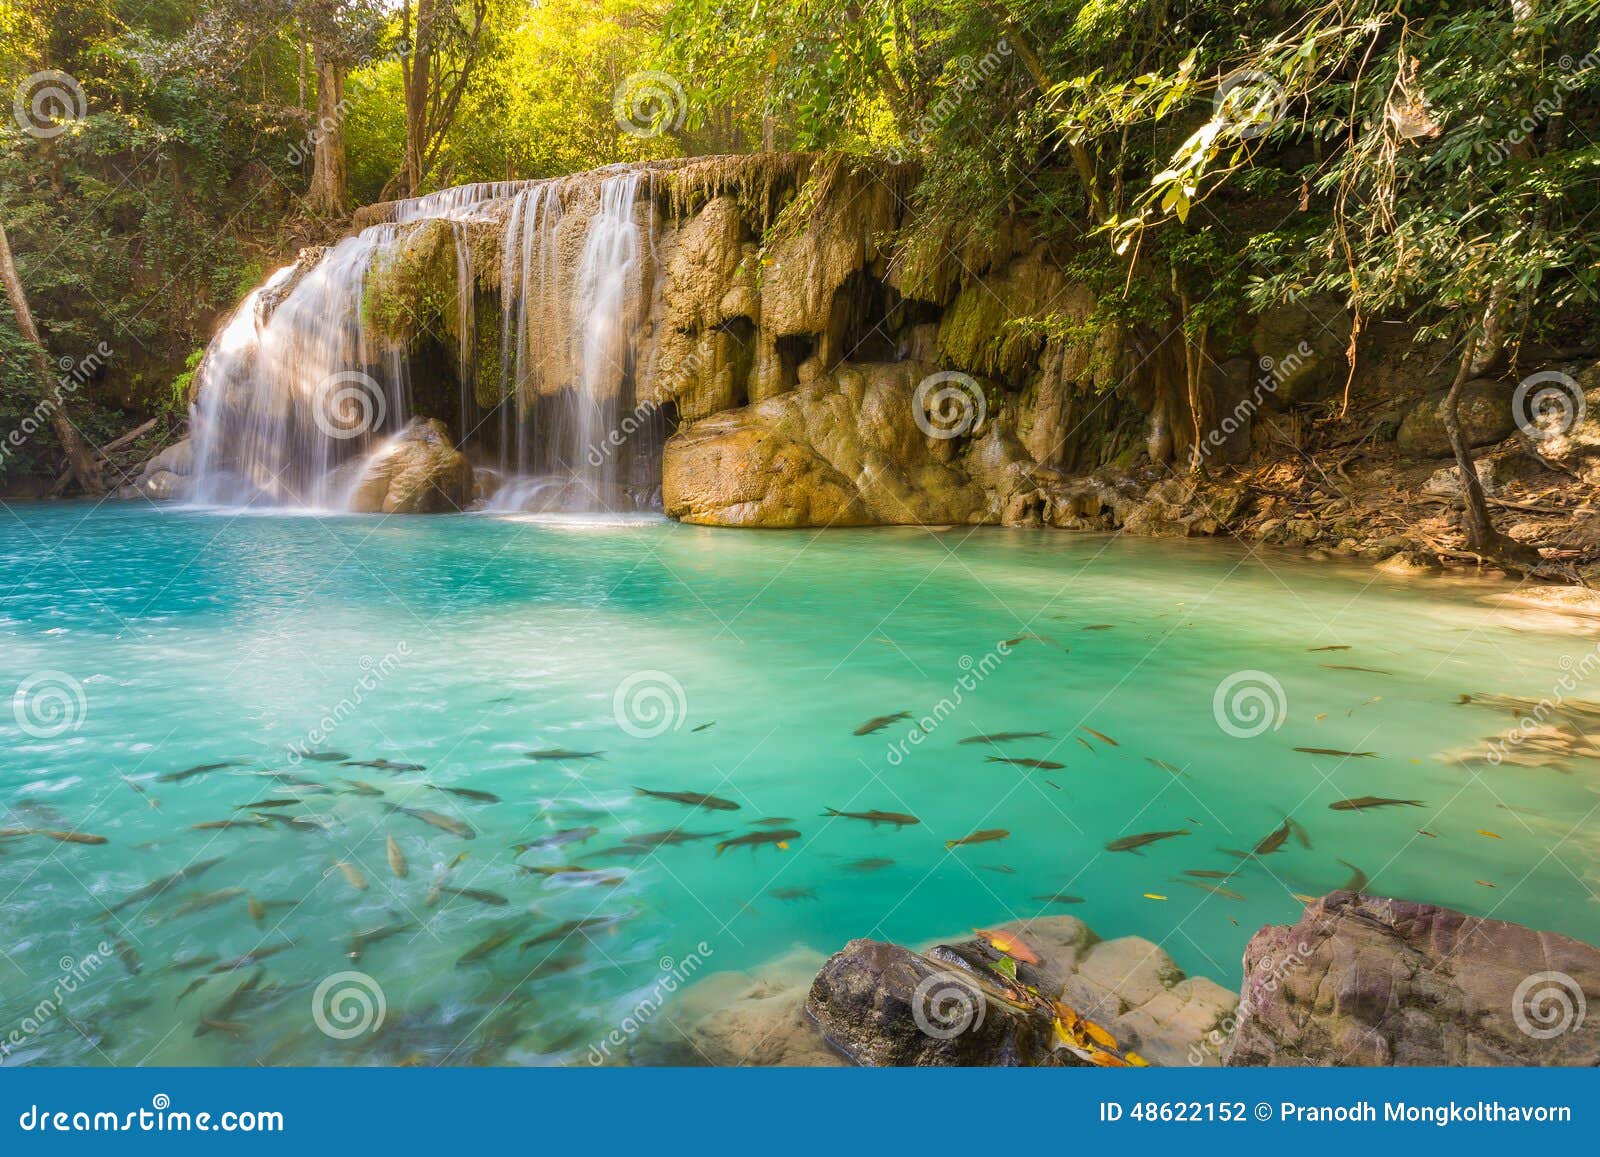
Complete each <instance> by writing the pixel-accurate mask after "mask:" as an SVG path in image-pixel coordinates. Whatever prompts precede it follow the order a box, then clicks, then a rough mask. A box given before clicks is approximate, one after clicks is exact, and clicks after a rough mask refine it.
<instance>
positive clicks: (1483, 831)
mask: <svg viewBox="0 0 1600 1157" xmlns="http://www.w3.org/2000/svg"><path fill="white" fill-rule="evenodd" d="M1478 834H1479V835H1480V836H1483V837H1485V838H1486V839H1491V840H1503V839H1505V837H1504V836H1502V835H1501V834H1500V833H1499V832H1491V831H1490V830H1489V829H1488V828H1479V829H1478Z"/></svg>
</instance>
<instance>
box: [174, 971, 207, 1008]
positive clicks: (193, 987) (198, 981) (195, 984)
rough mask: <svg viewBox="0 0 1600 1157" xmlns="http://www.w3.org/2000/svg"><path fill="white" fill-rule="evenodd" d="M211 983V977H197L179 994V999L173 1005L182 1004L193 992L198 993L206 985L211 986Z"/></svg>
mask: <svg viewBox="0 0 1600 1157" xmlns="http://www.w3.org/2000/svg"><path fill="white" fill-rule="evenodd" d="M210 983H211V977H209V976H197V977H195V978H194V979H193V980H191V981H190V982H189V983H188V984H187V985H185V986H184V989H183V991H182V992H180V993H178V999H177V1000H174V1001H173V1002H172V1003H173V1004H182V1003H183V998H184V997H186V996H188V995H189V994H190V993H191V992H196V991H198V990H199V989H200V988H202V987H204V986H205V985H207V984H210Z"/></svg>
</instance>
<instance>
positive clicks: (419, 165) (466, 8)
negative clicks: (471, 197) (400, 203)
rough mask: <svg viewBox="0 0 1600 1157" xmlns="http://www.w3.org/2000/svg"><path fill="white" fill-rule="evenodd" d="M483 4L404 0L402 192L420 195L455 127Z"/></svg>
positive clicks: (482, 0) (475, 55)
mask: <svg viewBox="0 0 1600 1157" xmlns="http://www.w3.org/2000/svg"><path fill="white" fill-rule="evenodd" d="M488 13H489V3H488V0H460V3H459V4H457V3H452V2H451V0H404V3H403V4H402V5H401V10H400V29H401V33H400V35H401V40H402V42H403V43H404V44H405V45H406V47H407V48H408V49H409V51H407V52H406V53H405V55H404V56H402V57H401V60H400V70H401V74H402V76H403V77H404V88H405V103H406V156H405V168H404V181H405V191H406V193H407V194H409V195H411V196H415V195H416V194H418V193H420V192H421V191H422V186H423V182H425V181H426V180H427V179H428V175H429V173H430V172H432V170H433V166H434V162H435V161H437V160H438V158H439V150H440V148H441V147H443V145H444V142H445V138H446V136H447V134H448V133H449V132H450V129H451V127H452V126H453V125H454V124H455V118H456V112H457V110H458V109H459V108H460V106H461V97H462V95H463V94H464V93H465V92H466V90H467V84H468V82H469V81H470V80H471V78H472V71H473V68H474V66H475V65H476V64H477V63H478V59H479V56H480V54H481V49H482V39H483V33H484V22H485V19H486V17H487V16H488Z"/></svg>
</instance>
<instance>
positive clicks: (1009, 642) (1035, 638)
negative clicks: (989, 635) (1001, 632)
mask: <svg viewBox="0 0 1600 1157" xmlns="http://www.w3.org/2000/svg"><path fill="white" fill-rule="evenodd" d="M1028 642H1033V643H1045V644H1047V645H1049V646H1051V647H1061V644H1060V643H1058V642H1057V641H1056V640H1054V639H1052V638H1051V637H1050V636H1049V635H1039V634H1035V633H1034V632H1033V631H1023V632H1022V634H1020V635H1018V636H1017V637H1016V638H1014V639H1002V640H1001V645H1002V646H1006V647H1015V646H1016V645H1017V644H1018V643H1028ZM1061 649H1062V650H1063V651H1065V650H1066V649H1067V648H1065V647H1061Z"/></svg>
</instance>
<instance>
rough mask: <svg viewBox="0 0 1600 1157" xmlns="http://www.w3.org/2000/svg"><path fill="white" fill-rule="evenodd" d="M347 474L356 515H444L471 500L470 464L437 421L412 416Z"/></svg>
mask: <svg viewBox="0 0 1600 1157" xmlns="http://www.w3.org/2000/svg"><path fill="white" fill-rule="evenodd" d="M344 470H346V471H348V474H349V478H348V485H349V490H348V491H347V495H348V496H347V499H346V505H347V506H348V507H349V509H351V510H353V511H355V512H356V513H358V514H446V513H452V512H455V511H459V510H464V509H466V507H467V505H468V504H469V503H471V501H472V489H473V482H472V465H471V463H469V462H468V461H467V459H466V456H465V455H464V454H462V453H461V451H459V450H457V449H456V448H455V445H454V444H453V443H452V442H451V440H450V431H449V430H447V429H446V428H445V425H444V423H443V422H441V421H439V420H438V419H437V418H413V419H412V420H411V422H410V424H408V425H407V426H406V428H405V429H404V430H402V431H400V433H398V434H396V435H395V436H394V437H393V438H391V439H389V440H388V441H387V442H385V443H384V444H383V445H382V446H380V447H379V448H378V449H377V450H376V451H374V452H373V453H372V454H370V455H368V456H367V457H366V458H363V459H360V460H359V461H358V462H355V463H352V464H350V466H348V467H345V468H344Z"/></svg>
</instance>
